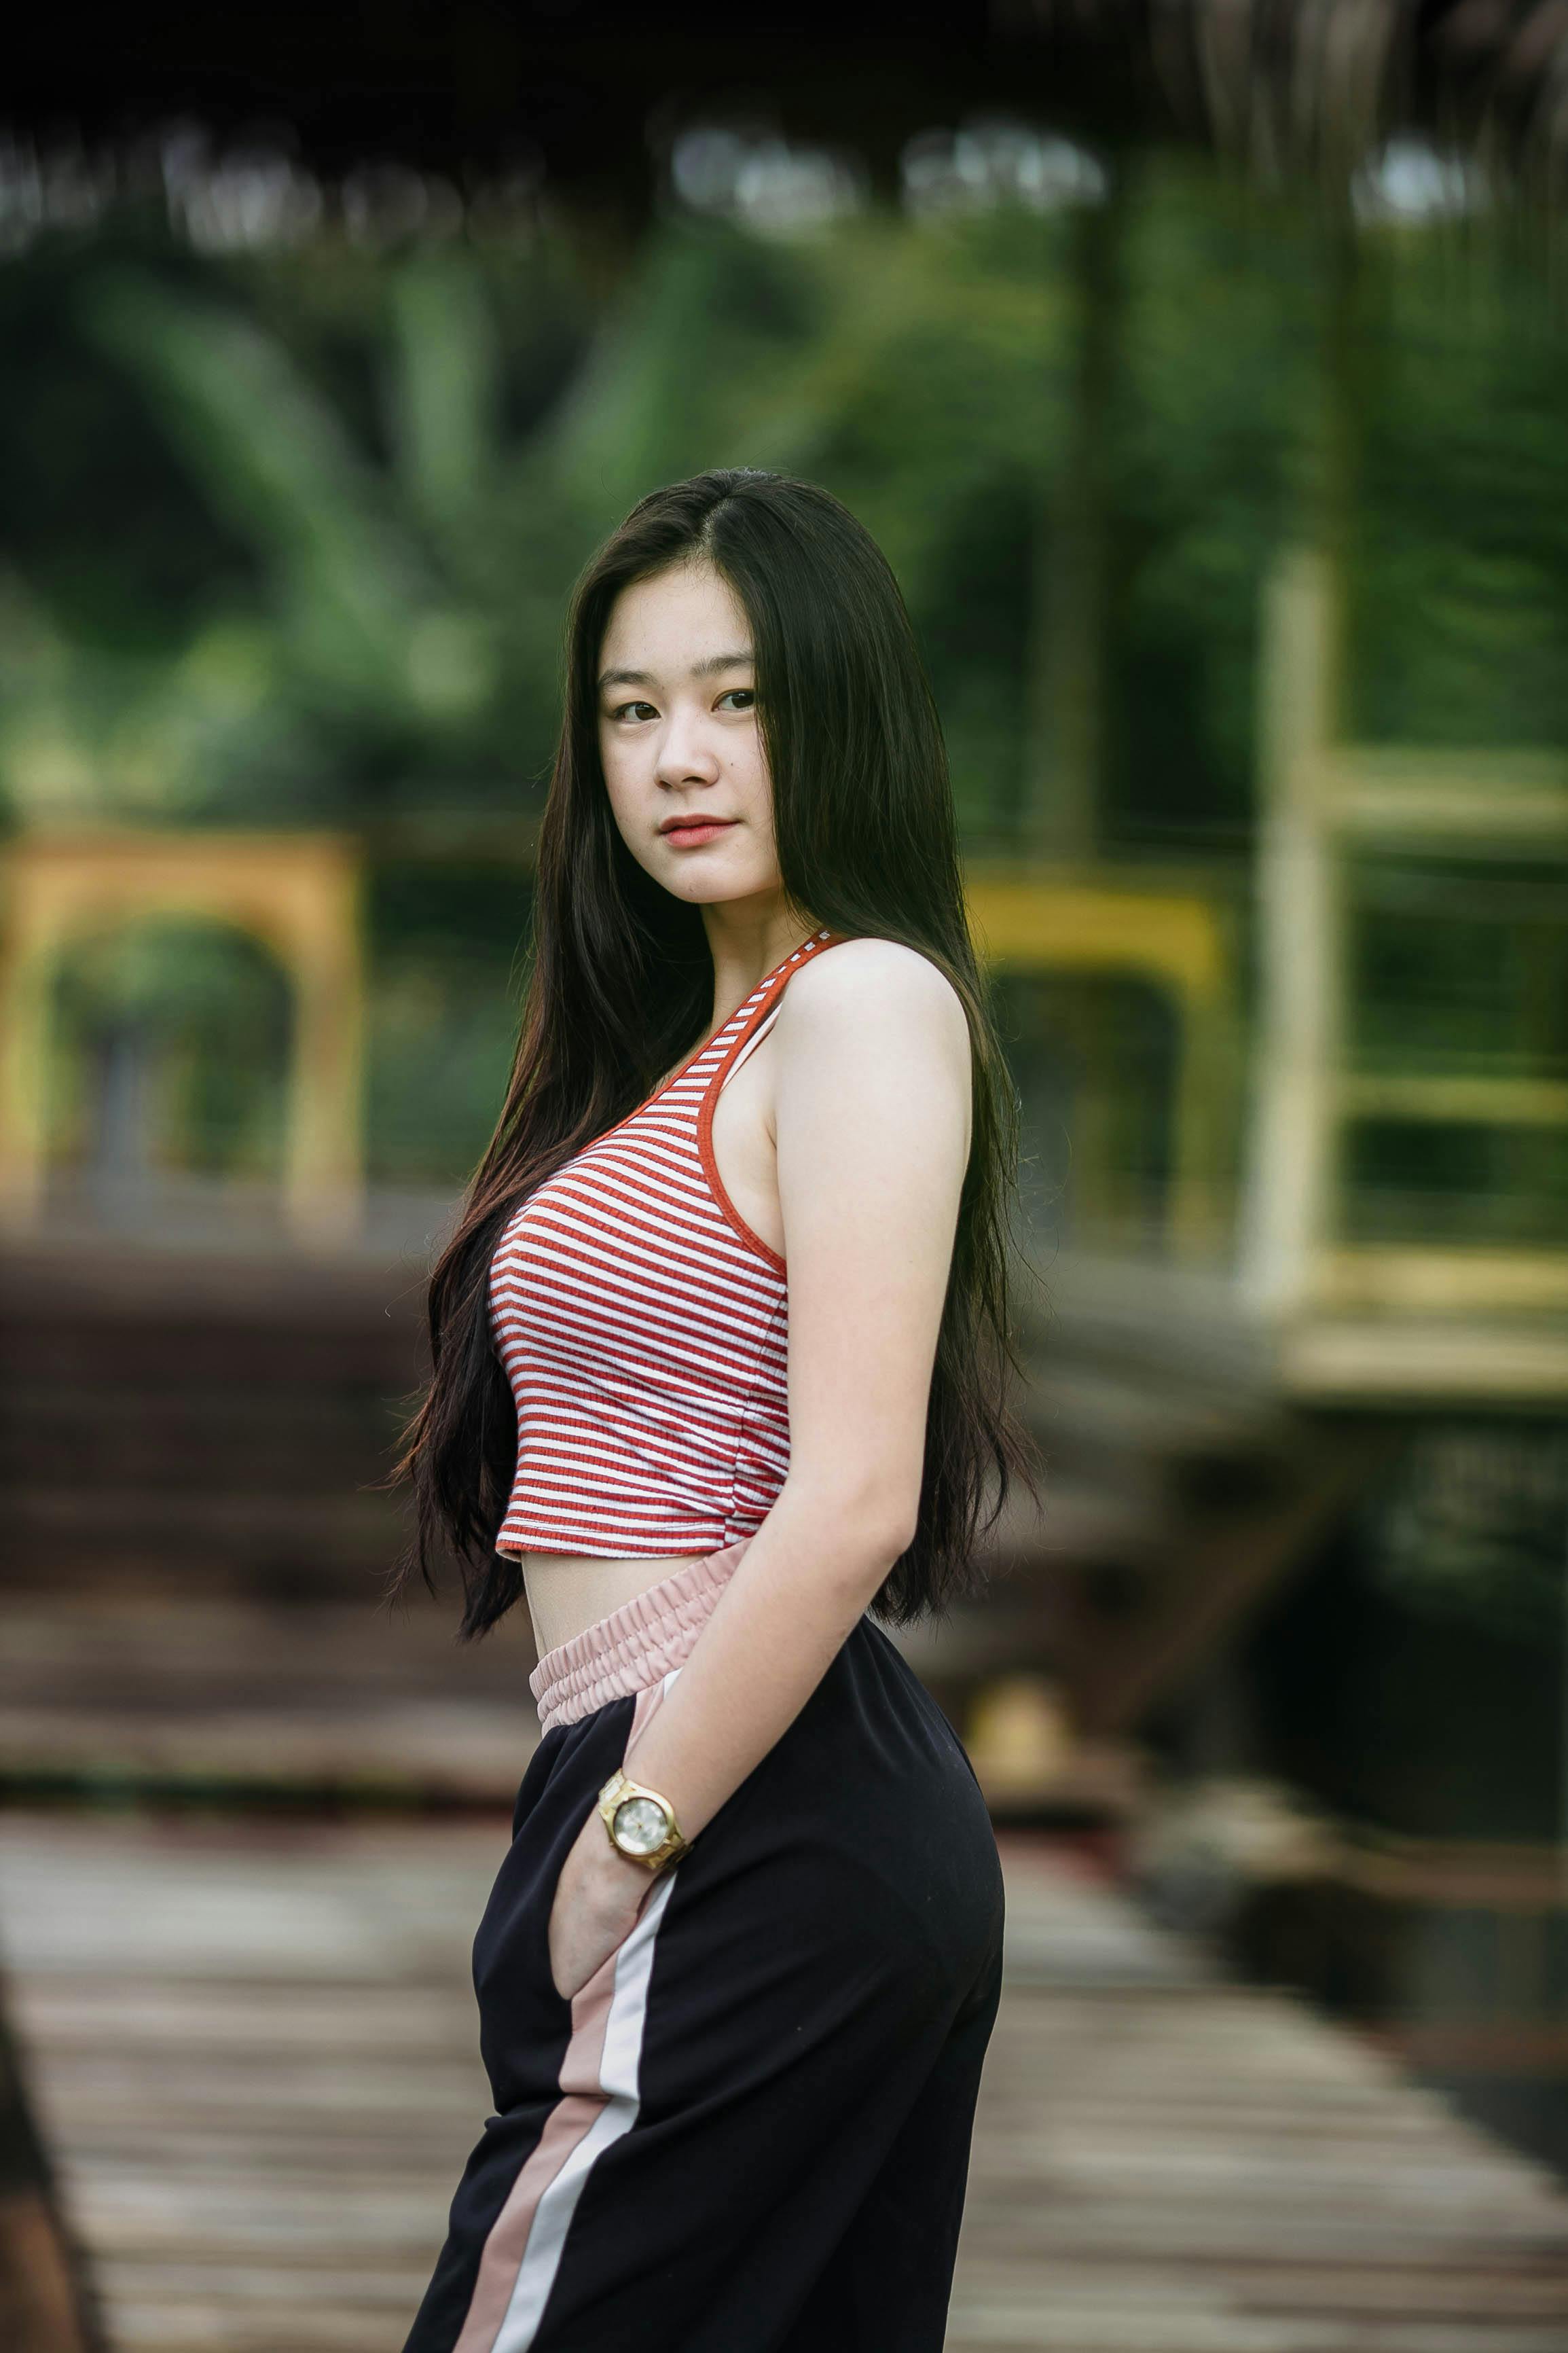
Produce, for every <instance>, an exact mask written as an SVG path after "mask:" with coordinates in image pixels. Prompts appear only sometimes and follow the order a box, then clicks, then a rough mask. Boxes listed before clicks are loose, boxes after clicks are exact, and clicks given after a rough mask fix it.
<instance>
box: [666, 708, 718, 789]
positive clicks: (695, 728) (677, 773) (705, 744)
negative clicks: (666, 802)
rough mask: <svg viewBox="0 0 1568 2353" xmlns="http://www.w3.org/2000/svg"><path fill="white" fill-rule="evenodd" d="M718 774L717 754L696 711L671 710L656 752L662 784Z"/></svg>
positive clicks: (700, 715) (700, 716)
mask: <svg viewBox="0 0 1568 2353" xmlns="http://www.w3.org/2000/svg"><path fill="white" fill-rule="evenodd" d="M718 774H719V760H718V754H717V753H716V751H715V749H714V746H713V743H712V739H711V736H710V733H709V731H708V729H707V728H706V727H705V726H704V724H703V718H702V714H701V713H700V712H683V711H679V710H677V711H672V712H671V713H670V715H669V720H668V724H667V726H666V728H665V730H664V740H663V742H662V743H661V744H660V745H659V749H658V775H659V778H660V780H661V782H663V783H665V784H680V783H682V782H684V780H685V779H686V778H687V777H688V776H701V777H705V778H707V779H709V780H711V779H712V778H714V777H716V776H718Z"/></svg>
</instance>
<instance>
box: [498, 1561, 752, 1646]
mask: <svg viewBox="0 0 1568 2353" xmlns="http://www.w3.org/2000/svg"><path fill="white" fill-rule="evenodd" d="M707 1557H708V1556H707V1554H706V1553H700V1552H686V1553H680V1554H679V1555H675V1556H671V1557H670V1558H669V1559H668V1560H640V1559H639V1560H602V1559H601V1558H600V1557H599V1556H597V1555H596V1554H595V1553H575V1552H525V1553H520V1554H518V1555H517V1558H518V1561H519V1563H520V1565H521V1569H522V1581H523V1585H524V1587H525V1588H526V1590H527V1593H528V1614H529V1616H530V1617H531V1619H532V1620H533V1641H534V1647H535V1649H536V1650H537V1651H538V1652H539V1655H540V1657H541V1658H543V1656H544V1654H545V1652H546V1651H558V1650H559V1649H560V1648H561V1645H562V1643H563V1642H571V1641H575V1639H576V1637H577V1636H578V1635H579V1634H585V1633H586V1632H587V1630H588V1628H589V1627H590V1626H596V1625H597V1624H598V1622H599V1620H600V1619H601V1618H608V1617H609V1616H610V1615H611V1613H612V1612H613V1611H614V1610H616V1609H624V1608H625V1607H626V1603H627V1602H628V1601H635V1600H636V1599H637V1595H638V1594H639V1593H646V1592H647V1590H648V1588H649V1587H650V1586H655V1585H662V1584H663V1582H664V1580H665V1578H666V1577H672V1576H673V1575H674V1574H675V1571H676V1570H677V1569H678V1568H690V1567H694V1566H695V1565H696V1563H697V1562H698V1561H700V1560H705V1559H706V1558H707Z"/></svg>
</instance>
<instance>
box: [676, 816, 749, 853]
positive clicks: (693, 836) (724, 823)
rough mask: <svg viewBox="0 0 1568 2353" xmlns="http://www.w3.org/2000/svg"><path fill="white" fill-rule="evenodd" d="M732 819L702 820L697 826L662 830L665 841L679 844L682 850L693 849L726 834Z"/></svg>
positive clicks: (678, 826) (679, 826)
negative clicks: (701, 843)
mask: <svg viewBox="0 0 1568 2353" xmlns="http://www.w3.org/2000/svg"><path fill="white" fill-rule="evenodd" d="M734 822H735V820H734V818H732V817H718V818H702V819H701V821H700V823H698V824H694V825H687V824H684V823H682V824H679V825H670V826H666V828H665V829H664V839H666V841H676V842H679V843H680V845H681V847H682V848H683V849H696V848H697V846H698V844H699V843H700V842H704V841H711V840H712V839H714V838H715V836H716V835H718V834H721V833H728V832H729V830H730V828H731V826H732V825H733V824H734Z"/></svg>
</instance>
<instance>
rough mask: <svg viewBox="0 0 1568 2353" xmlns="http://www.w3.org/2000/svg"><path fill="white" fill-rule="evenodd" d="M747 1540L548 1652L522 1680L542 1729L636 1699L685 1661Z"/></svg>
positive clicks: (624, 1605)
mask: <svg viewBox="0 0 1568 2353" xmlns="http://www.w3.org/2000/svg"><path fill="white" fill-rule="evenodd" d="M751 1541H752V1539H751V1537H750V1536H738V1537H737V1538H736V1540H735V1542H734V1543H733V1544H731V1545H726V1546H724V1549H723V1550H722V1552H710V1553H709V1554H708V1556H707V1557H706V1558H705V1559H702V1560H699V1561H694V1562H693V1563H692V1565H691V1567H689V1568H678V1569H676V1570H675V1571H674V1573H673V1575H671V1576H669V1577H665V1578H664V1579H663V1580H662V1581H661V1582H660V1583H659V1584H658V1585H650V1586H649V1588H648V1589H647V1592H646V1593H638V1594H637V1595H635V1596H634V1598H633V1599H631V1600H630V1601H626V1602H623V1603H622V1605H621V1607H620V1608H619V1609H612V1610H611V1612H610V1614H609V1616H608V1617H607V1618H601V1619H600V1620H599V1621H598V1623H597V1625H595V1626H589V1627H587V1628H586V1629H585V1630H584V1632H582V1633H581V1634H574V1636H573V1637H572V1640H571V1641H569V1642H563V1643H562V1644H561V1645H560V1647H559V1649H557V1650H553V1651H546V1652H545V1653H544V1656H543V1657H542V1659H541V1661H540V1662H539V1664H538V1665H537V1666H536V1667H535V1669H534V1670H533V1672H532V1673H531V1675H530V1677H529V1679H528V1687H529V1689H530V1691H531V1693H532V1694H533V1696H534V1698H535V1699H536V1700H537V1701H538V1702H539V1723H540V1728H541V1730H542V1731H544V1732H553V1731H554V1729H555V1727H556V1725H558V1724H576V1723H577V1722H579V1720H580V1719H581V1718H582V1717H583V1716H585V1715H594V1714H595V1712H596V1710H598V1709H599V1708H601V1707H606V1706H607V1705H608V1704H609V1703H610V1701H611V1700H613V1699H628V1698H631V1697H634V1696H635V1695H636V1694H637V1693H638V1692H641V1691H647V1689H648V1688H649V1687H650V1685H652V1684H654V1683H662V1682H663V1680H664V1678H665V1676H666V1675H668V1673H669V1672H671V1670H672V1669H673V1668H675V1667H680V1666H684V1665H685V1663H686V1662H687V1660H688V1659H689V1657H690V1655H691V1652H692V1649H693V1647H694V1645H695V1643H696V1641H697V1637H698V1636H699V1634H700V1632H701V1631H702V1629H703V1627H704V1626H706V1624H707V1623H708V1620H709V1619H710V1617H711V1616H712V1614H713V1608H714V1604H715V1603H716V1602H717V1600H718V1599H719V1596H720V1595H721V1593H722V1592H723V1590H724V1588H725V1587H726V1586H727V1585H728V1584H729V1582H730V1579H731V1577H732V1576H733V1575H734V1573H735V1570H736V1568H737V1567H738V1566H739V1565H740V1561H741V1556H742V1554H743V1553H744V1552H745V1550H746V1547H747V1546H748V1545H749V1544H750V1543H751Z"/></svg>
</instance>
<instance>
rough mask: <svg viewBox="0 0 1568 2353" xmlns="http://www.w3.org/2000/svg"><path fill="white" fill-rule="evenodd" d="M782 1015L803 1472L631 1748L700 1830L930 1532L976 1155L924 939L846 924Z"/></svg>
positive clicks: (797, 1459)
mask: <svg viewBox="0 0 1568 2353" xmlns="http://www.w3.org/2000/svg"><path fill="white" fill-rule="evenodd" d="M835 965H837V970H835V969H834V967H835ZM807 981H810V982H813V983H815V984H816V985H815V986H814V987H810V988H807V987H805V985H804V984H805V983H806V982H807ZM776 1035H777V1041H778V1056H777V1062H776V1071H777V1076H776V1079H775V1083H774V1103H775V1121H776V1139H777V1146H778V1185H779V1205H780V1208H781V1211H782V1214H783V1219H784V1243H785V1257H786V1260H787V1262H788V1268H789V1413H790V1468H789V1475H788V1477H787V1478H786V1480H785V1482H784V1486H783V1488H782V1490H781V1491H780V1493H779V1495H778V1497H777V1499H776V1501H775V1502H774V1504H773V1508H772V1510H771V1511H770V1512H769V1514H768V1515H767V1517H766V1519H765V1520H764V1521H763V1525H762V1526H761V1527H760V1528H759V1529H758V1531H757V1533H756V1535H754V1536H753V1537H752V1541H751V1544H750V1545H749V1546H748V1547H747V1549H746V1553H745V1556H744V1557H743V1558H742V1562H741V1565H740V1567H739V1568H738V1569H737V1570H736V1571H735V1574H734V1576H733V1577H731V1581H730V1584H729V1586H728V1587H727V1588H726V1590H725V1592H724V1593H723V1595H722V1596H721V1599H720V1601H719V1603H718V1605H717V1607H716V1608H715V1609H714V1611H713V1614H712V1617H711V1618H710V1620H709V1621H708V1624H707V1625H706V1627H705V1628H704V1629H703V1630H702V1633H701V1635H700V1638H699V1640H698V1641H697V1643H696V1646H695V1648H694V1649H693V1651H692V1653H691V1656H690V1658H689V1660H688V1662H687V1663H686V1665H685V1667H684V1668H683V1669H682V1670H681V1672H680V1675H679V1679H678V1681H677V1682H676V1683H675V1684H674V1685H673V1687H672V1688H671V1690H670V1693H669V1694H668V1698H667V1699H666V1700H665V1702H664V1704H663V1705H662V1707H661V1708H660V1709H659V1711H658V1714H657V1715H655V1716H654V1717H653V1718H652V1720H651V1722H650V1723H649V1724H648V1725H647V1729H646V1731H645V1732H644V1733H643V1735H642V1736H641V1738H640V1739H639V1740H638V1741H637V1744H636V1764H635V1767H630V1766H629V1767H628V1769H629V1770H633V1771H635V1774H636V1778H637V1779H638V1780H642V1781H646V1782H647V1783H648V1784H649V1785H650V1786H651V1787H652V1788H656V1789H658V1790H660V1791H662V1792H663V1793H664V1795H665V1796H667V1797H668V1799H670V1801H671V1803H672V1804H673V1805H674V1807H675V1810H676V1813H677V1816H678V1817H679V1821H680V1824H681V1827H682V1829H683V1830H684V1831H685V1832H686V1834H687V1836H688V1837H694V1836H695V1835H696V1834H697V1832H698V1831H700V1830H701V1829H702V1827H703V1825H704V1824H705V1823H706V1822H707V1821H709V1820H710V1819H711V1817H712V1816H713V1814H714V1813H716V1812H717V1810H718V1809H719V1808H720V1806H721V1805H722V1804H723V1802H724V1800H725V1799H726V1798H728V1797H729V1796H730V1795H731V1791H732V1790H734V1789H735V1788H738V1787H739V1786H740V1784H741V1782H742V1781H743V1780H744V1779H745V1778H746V1776H747V1774H748V1773H750V1772H751V1770H752V1767H753V1766H755V1765H756V1764H758V1763H759V1762H760V1761H761V1759H762V1758H763V1757H764V1756H766V1754H767V1752H768V1751H769V1749H770V1748H772V1747H773V1744H774V1743H775V1741H777V1740H778V1739H779V1738H780V1736H782V1735H783V1733H784V1731H785V1730H786V1729H787V1728H788V1726H789V1725H790V1724H792V1723H793V1722H794V1720H795V1716H796V1715H799V1713H800V1711H801V1709H802V1708H803V1707H804V1706H805V1703H806V1701H807V1700H808V1699H809V1698H810V1696H811V1694H812V1693H813V1692H814V1691H815V1690H816V1685H817V1684H818V1683H819V1682H820V1681H821V1679H822V1676H823V1675H824V1673H825V1672H826V1669H827V1667H828V1665H829V1664H830V1662H831V1661H832V1660H833V1658H834V1656H835V1654H836V1653H837V1651H838V1649H839V1647H840V1645H841V1644H842V1643H843V1641H844V1640H845V1638H846V1637H847V1634H848V1633H849V1632H850V1630H851V1629H852V1628H853V1627H854V1626H855V1625H856V1623H857V1622H858V1620H859V1618H860V1617H861V1615H862V1614H863V1612H864V1611H865V1609H867V1607H868V1604H869V1603H870V1601H871V1599H872V1598H873V1596H874V1595H875V1593H876V1591H877V1589H878V1588H879V1585H880V1584H881V1583H882V1580H883V1578H884V1577H886V1576H887V1573H888V1571H889V1568H890V1567H892V1564H893V1562H894V1561H895V1560H896V1559H897V1558H898V1556H899V1555H900V1553H901V1552H902V1551H903V1550H904V1548H905V1546H907V1545H908V1544H909V1542H910V1538H911V1537H912V1535H913V1534H914V1527H915V1515H916V1513H917V1510H918V1508H919V1504H920V1493H921V1465H922V1461H923V1458H924V1447H925V1429H926V1408H927V1401H928V1398H929V1396H930V1391H931V1367H932V1365H933V1363H934V1360H935V1354H936V1341H937V1332H938V1327H939V1325H940V1323H941V1319H942V1303H943V1300H944V1298H945V1296H946V1292H947V1282H948V1272H949V1268H950V1265H951V1262H952V1242H953V1234H954V1229H955V1227H956V1224H957V1219H958V1202H959V1194H960V1190H961V1188H962V1186H963V1172H964V1167H965V1165H966V1163H967V1160H968V1155H969V1118H970V1063H969V1032H968V1027H967V1024H966V1023H965V1020H964V1018H963V1007H962V1006H961V1005H960V1003H959V1000H958V998H957V997H956V995H955V994H954V992H953V991H952V988H951V987H949V986H948V984H947V982H946V981H945V980H944V979H943V978H942V975H941V974H940V973H939V972H938V971H937V970H936V968H935V966H934V965H930V964H927V963H926V962H925V960H924V958H923V957H920V956H917V955H914V954H913V952H912V951H910V950H909V949H906V948H900V947H899V946H897V945H895V944H892V943H889V942H887V941H858V942H852V943H846V944H845V945H844V946H842V947H840V948H837V949H836V950H834V951H833V953H832V954H830V955H826V956H824V957H822V958H821V959H820V960H819V961H818V963H817V964H816V965H815V966H814V967H813V966H807V967H806V969H805V971H804V972H802V973H801V974H800V975H798V976H797V977H796V978H795V980H794V981H793V982H792V983H791V986H790V989H789V992H788V994H787V996H786V997H785V999H784V1010H783V1012H782V1013H781V1015H780V1018H779V1022H778V1027H777V1032H776Z"/></svg>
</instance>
